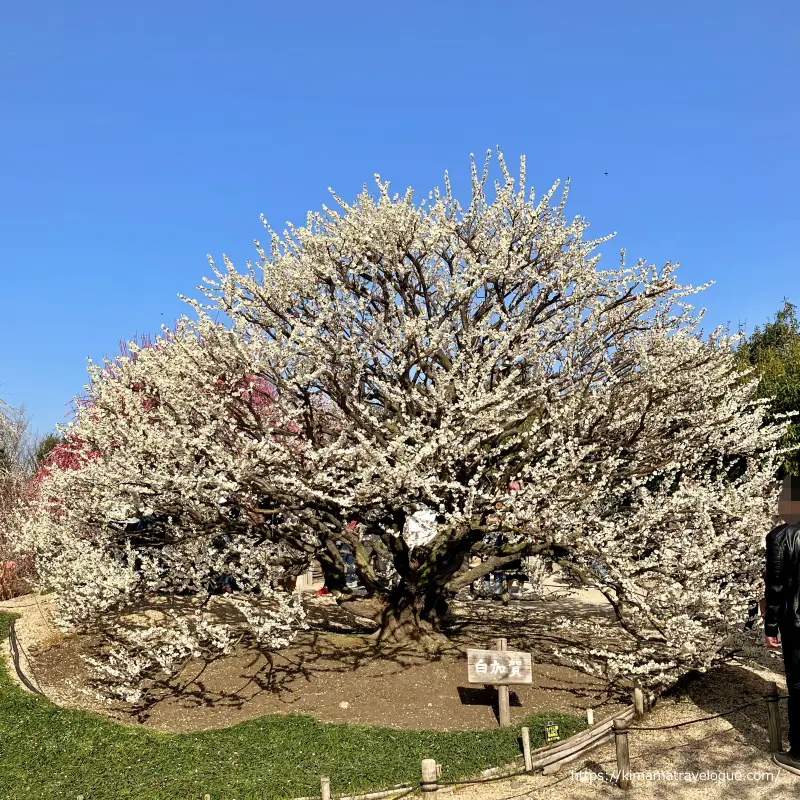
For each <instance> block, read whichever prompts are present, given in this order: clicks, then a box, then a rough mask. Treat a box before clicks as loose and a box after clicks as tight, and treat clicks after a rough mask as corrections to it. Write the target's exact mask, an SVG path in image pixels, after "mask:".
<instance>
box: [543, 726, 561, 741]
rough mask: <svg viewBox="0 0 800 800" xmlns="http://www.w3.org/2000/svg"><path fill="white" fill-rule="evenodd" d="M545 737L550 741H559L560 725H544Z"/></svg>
mask: <svg viewBox="0 0 800 800" xmlns="http://www.w3.org/2000/svg"><path fill="white" fill-rule="evenodd" d="M544 735H545V739H546V741H548V742H557V741H558V740H559V738H560V737H559V735H558V725H545V726H544Z"/></svg>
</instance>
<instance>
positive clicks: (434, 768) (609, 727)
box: [297, 682, 788, 800]
mask: <svg viewBox="0 0 800 800" xmlns="http://www.w3.org/2000/svg"><path fill="white" fill-rule="evenodd" d="M787 699H788V695H782V694H779V693H778V686H777V684H776V683H775V682H770V683H769V684H768V689H767V693H766V694H765V695H763V696H762V697H760V698H759V699H758V700H753V701H751V702H748V703H742V704H741V705H738V706H735V707H734V708H730V709H728V710H727V711H721V712H720V713H719V714H711V715H709V716H705V717H698V718H696V719H690V720H685V721H684V722H676V723H673V724H671V725H635V724H634V725H631V724H630V723H631V721H632V720H635V719H641V718H642V717H643V716H644V714H645V712H646V711H648V710H650V709H651V708H652V707H653V705H654V704H655V700H656V698H655V696H654V695H652V694H651V695H650V696H649V697H648V702H647V703H645V699H644V695H643V693H642V691H641V689H639V688H636V689H634V697H633V701H634V702H633V704H632V705H631V706H630V707H629V708H628V709H627V710H626V711H625V712H623V713H622V714H621V715H620V716H617V717H615V718H611V719H607V720H604V721H603V722H600V723H598V724H597V725H594V726H592V727H590V728H587V729H586V730H584V731H582V732H581V733H579V734H576V735H575V736H572V737H570V738H569V739H567V740H565V741H564V742H562V743H560V744H558V745H546V746H545V747H542V748H540V749H539V750H536V751H531V750H530V731H529V730H528V729H527V728H522V730H521V737H520V738H521V743H522V751H523V752H522V759H523V761H524V764H525V766H524V768H522V769H514V768H513V765H508V766H507V767H505V768H502V767H500V768H494V769H492V770H486V771H485V772H484V773H483V776H482V777H479V778H472V779H463V780H455V781H443V780H441V774H442V767H441V765H440V764H437V763H436V761H435V760H434V759H432V758H426V759H423V760H422V762H421V763H420V781H419V784H417V785H414V786H396V787H394V788H393V789H387V790H384V791H381V792H372V793H370V794H362V795H352V796H341V795H336V796H335V797H334V795H332V794H331V787H330V780H329V779H328V778H322V779H321V786H320V789H321V791H320V794H319V795H316V796H315V797H302V798H297V800H378V798H386V799H387V800H389V798H391V800H400V798H403V797H408V796H409V795H411V794H417V793H420V794H421V796H422V797H423V798H431V797H435V796H436V795H437V793H438V791H439V789H447V790H449V789H450V788H451V787H455V786H473V785H477V784H488V783H495V782H497V781H504V780H508V779H509V778H515V777H520V776H523V775H531V774H533V773H536V772H542V773H543V774H545V775H548V774H553V773H555V772H558V771H559V770H560V768H561V767H563V766H564V765H565V764H567V763H569V762H571V761H574V760H576V759H578V758H580V757H582V756H583V755H585V754H586V753H588V752H589V750H592V749H594V748H595V747H597V745H599V744H601V743H603V742H605V741H607V740H608V739H609V738H611V737H613V738H614V743H615V750H616V761H617V770H616V775H617V776H618V777H617V781H616V782H617V785H618V786H619V788H620V789H629V788H630V786H631V779H630V775H631V767H630V753H629V749H628V735H629V734H630V733H631V732H636V733H639V732H649V731H666V730H674V729H678V728H684V727H686V726H689V725H697V724H699V723H702V722H708V721H710V720H714V719H721V718H723V717H729V716H732V715H734V714H738V713H740V712H741V711H744V710H745V709H747V708H753V707H754V706H758V705H761V704H762V703H765V704H766V708H767V732H768V736H769V746H770V752H772V753H777V752H780V751H781V749H782V737H781V720H780V712H779V705H778V704H779V702H780V701H783V700H787ZM518 758H519V757H518ZM489 773H492V774H489Z"/></svg>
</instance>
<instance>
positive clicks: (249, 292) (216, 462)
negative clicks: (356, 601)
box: [19, 156, 786, 686]
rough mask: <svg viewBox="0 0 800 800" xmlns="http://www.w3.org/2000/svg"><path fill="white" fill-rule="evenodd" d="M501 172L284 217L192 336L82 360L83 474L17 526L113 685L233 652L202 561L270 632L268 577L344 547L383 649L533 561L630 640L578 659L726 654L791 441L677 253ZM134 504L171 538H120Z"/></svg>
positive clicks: (273, 582)
mask: <svg viewBox="0 0 800 800" xmlns="http://www.w3.org/2000/svg"><path fill="white" fill-rule="evenodd" d="M500 166H501V170H502V178H503V180H502V181H500V182H497V183H496V184H495V198H494V200H493V201H492V202H491V203H490V202H489V201H488V200H487V198H486V195H485V183H486V179H487V174H488V158H487V165H486V166H485V167H484V171H483V175H482V177H480V178H479V177H478V174H477V170H476V168H475V164H474V162H473V168H472V198H471V202H470V205H469V207H468V208H466V209H463V208H462V207H461V206H460V204H459V203H458V201H457V200H455V198H454V197H453V195H452V192H451V190H450V186H449V181H448V180H447V177H446V178H445V181H446V184H445V191H444V192H443V193H442V192H440V191H439V190H435V191H434V192H432V193H431V194H430V196H429V201H430V202H429V203H423V204H422V205H421V206H415V204H414V203H413V194H412V192H411V191H410V190H409V191H408V192H407V193H406V195H405V196H403V197H399V196H398V195H394V196H390V195H389V191H388V184H386V183H382V182H381V181H380V179H377V186H378V194H377V196H372V195H370V194H369V193H368V192H367V190H366V188H365V189H364V191H363V193H362V194H361V195H360V196H359V197H358V199H357V201H356V202H355V203H354V204H352V205H349V204H347V203H345V202H344V201H342V200H340V199H339V198H338V197H336V196H335V195H334V197H335V199H336V202H337V204H338V206H339V210H336V211H335V210H332V209H327V208H325V209H324V211H323V213H321V214H311V215H309V218H308V222H307V225H306V226H305V227H303V228H294V227H290V229H289V231H288V232H287V233H285V235H284V237H283V238H281V237H280V236H278V235H277V234H276V233H275V232H274V231H271V230H270V231H269V235H270V239H271V247H270V252H269V255H267V253H266V251H265V250H264V249H262V248H261V246H260V245H259V244H258V243H256V246H257V251H258V253H259V257H260V263H259V264H258V266H257V267H256V266H254V265H252V264H249V265H248V269H247V271H246V272H245V273H244V274H241V273H239V272H238V271H237V270H236V269H235V267H234V265H233V264H232V263H230V262H229V261H228V260H227V259H225V262H224V267H223V268H222V269H218V268H217V267H216V266H215V265H214V263H213V262H212V270H213V274H214V278H212V279H209V280H207V281H206V285H205V288H204V291H205V294H206V298H207V300H208V301H209V304H208V305H203V304H201V303H199V302H197V301H188V302H190V304H191V305H192V307H193V308H194V309H195V310H196V312H197V316H198V319H197V321H196V322H190V321H189V320H188V319H184V320H182V321H181V322H180V324H179V325H178V328H177V329H176V331H175V332H173V333H172V334H170V335H168V336H166V337H165V338H163V339H160V340H158V341H157V342H156V343H155V345H154V346H153V347H151V348H148V349H138V348H137V349H136V352H135V358H134V357H130V358H128V357H122V358H120V359H118V360H117V361H116V362H114V363H113V364H111V363H108V364H106V365H105V366H104V367H99V366H94V365H93V366H92V367H91V368H90V377H91V384H90V386H89V387H88V388H89V400H90V401H89V402H88V403H87V404H85V405H84V406H83V407H81V408H80V409H79V410H78V415H77V419H76V421H75V423H74V424H73V426H72V427H71V428H70V429H69V431H68V432H67V437H68V439H69V441H70V442H71V443H72V445H71V446H73V447H74V456H75V459H76V462H77V463H76V464H75V467H76V468H74V469H69V470H53V471H51V472H50V473H49V474H48V475H47V476H46V477H45V478H44V480H43V481H42V484H41V487H40V491H39V492H38V494H37V499H36V501H35V502H32V503H31V505H30V507H29V508H28V510H27V513H26V514H23V515H20V518H19V536H20V541H21V542H23V543H25V544H26V546H29V547H32V548H34V549H35V550H36V552H37V557H38V559H39V562H40V571H41V572H42V575H43V580H44V581H46V582H48V583H49V584H50V585H53V586H55V587H56V588H58V589H59V591H60V602H61V608H62V613H63V615H64V619H65V620H66V621H69V622H72V623H73V624H81V625H85V626H87V627H90V628H93V629H95V630H97V629H103V630H104V632H105V633H106V635H107V636H108V637H110V638H114V641H115V643H116V646H117V649H116V650H115V651H114V655H113V656H112V660H111V662H110V663H108V664H107V665H106V666H107V667H108V674H110V675H112V676H116V678H117V679H118V680H119V681H121V682H123V683H125V682H127V683H128V684H131V683H133V682H134V681H135V680H138V679H139V678H141V676H142V675H143V674H145V673H146V672H147V671H148V670H152V669H154V668H155V667H160V668H163V669H172V668H174V666H175V664H176V663H178V662H180V660H181V658H185V657H188V656H187V654H191V652H193V650H197V649H200V648H201V647H208V648H212V649H213V648H217V649H224V648H226V647H229V646H230V642H231V641H233V639H234V638H235V637H236V636H238V635H239V634H238V633H236V632H235V631H234V627H235V626H234V623H233V622H231V621H230V614H229V616H228V618H227V619H226V618H225V616H224V615H222V614H221V613H220V614H218V615H217V616H216V617H213V618H212V617H209V616H205V615H206V614H207V613H208V612H209V609H210V608H211V605H210V604H209V605H206V601H207V599H208V598H207V597H205V596H204V593H205V594H207V577H208V574H209V572H210V571H216V572H220V571H225V572H227V573H228V574H230V575H232V576H233V578H234V581H235V585H236V587H237V589H236V591H234V592H233V593H231V594H230V595H226V597H225V599H224V601H223V602H224V603H225V604H227V606H228V608H229V611H230V609H235V610H237V611H238V612H239V617H238V618H237V620H236V624H238V625H239V627H240V628H243V629H244V630H245V631H249V632H250V633H251V634H254V635H256V636H258V637H261V640H262V641H265V642H267V643H269V644H271V645H273V646H278V645H279V644H280V643H281V642H282V641H286V640H288V638H289V637H290V636H291V634H292V631H294V630H296V629H297V627H298V626H299V625H300V624H302V613H301V611H300V610H299V609H298V608H297V606H296V604H295V603H294V602H292V601H291V600H290V599H289V598H288V597H287V596H286V595H285V594H284V593H283V592H282V591H281V589H280V584H279V578H280V576H281V575H282V574H285V573H286V571H287V570H296V569H298V568H302V567H304V566H306V565H307V564H308V563H309V561H310V560H311V559H312V558H317V559H319V560H320V561H321V562H322V563H323V565H324V566H325V567H326V569H328V570H329V571H333V570H337V569H339V570H343V569H344V565H343V564H342V563H341V558H340V556H339V555H338V550H337V547H336V541H337V540H339V539H341V540H343V541H345V542H346V543H347V544H348V545H349V546H350V548H351V549H352V551H353V552H354V554H355V562H356V570H357V572H358V575H359V578H360V580H361V582H362V583H363V585H364V586H366V588H367V589H368V590H369V591H370V592H372V593H373V594H374V595H375V596H376V597H381V598H383V602H384V608H383V614H382V623H383V625H382V631H381V637H383V638H394V639H405V638H408V637H412V638H415V639H419V640H422V641H424V642H426V643H433V644H436V642H437V641H438V639H439V637H440V635H441V633H442V631H443V629H444V625H443V621H444V619H445V615H446V612H447V608H448V603H449V601H450V600H451V599H452V598H453V597H454V596H455V594H456V593H457V592H458V591H459V590H460V589H461V588H462V587H464V586H467V585H468V584H470V583H471V582H472V581H474V580H477V579H478V578H480V577H482V576H483V575H484V574H486V573H487V572H489V571H491V570H496V569H498V568H502V567H503V566H505V565H507V564H511V563H513V562H514V561H515V560H517V559H519V558H521V557H524V556H528V555H540V556H543V557H545V558H548V559H551V560H555V561H558V563H559V564H561V565H562V567H563V568H564V569H566V570H567V571H568V572H569V573H570V574H572V575H574V576H575V578H576V579H577V580H578V581H581V582H590V581H596V582H597V583H598V585H599V587H600V590H601V591H602V592H603V594H604V595H605V597H606V598H607V600H608V602H609V603H610V605H611V607H612V608H613V609H614V612H615V614H616V619H617V622H618V623H619V626H620V631H621V634H620V636H618V637H615V639H614V641H613V642H612V643H609V644H608V646H606V643H607V641H608V639H607V634H608V631H607V629H606V628H605V627H604V625H602V624H601V623H599V622H597V621H595V620H590V619H584V620H569V619H558V618H554V619H553V625H554V626H569V625H572V626H573V627H577V628H580V633H581V637H582V641H583V642H586V641H592V642H595V643H596V646H595V647H594V648H593V649H592V650H591V652H590V653H587V651H586V648H585V647H580V648H577V647H576V648H565V649H563V650H562V652H561V656H562V657H563V658H564V659H565V660H567V661H568V663H571V664H573V665H576V666H580V667H582V668H584V669H586V670H587V671H589V672H594V673H602V674H605V675H607V676H608V677H610V678H614V679H616V678H620V677H628V678H630V677H632V676H638V677H639V678H640V679H641V680H642V681H643V682H644V683H646V684H649V685H652V686H656V685H658V686H664V685H667V684H669V683H670V682H672V681H674V680H675V679H676V678H677V676H679V675H680V674H682V673H683V672H685V671H686V670H688V669H691V668H697V667H703V666H707V665H708V664H709V663H711V661H712V660H713V659H715V658H717V657H719V656H720V655H721V654H722V653H723V652H724V651H725V649H726V648H727V647H729V645H730V642H731V639H732V637H733V636H734V634H735V632H736V631H737V630H739V629H740V628H741V622H742V620H743V618H744V616H745V614H746V609H747V604H748V601H749V599H750V597H751V596H752V594H753V593H754V591H755V588H754V587H755V584H756V582H757V580H758V576H759V574H760V571H761V553H760V548H759V541H758V539H757V537H754V536H753V535H752V531H753V530H759V529H763V528H765V527H766V526H767V524H768V522H769V516H770V514H771V513H772V507H773V506H774V504H775V500H776V497H777V493H778V487H777V485H776V483H775V480H774V474H775V463H776V449H777V444H776V443H777V441H778V440H779V439H780V438H781V437H782V436H783V435H784V433H785V430H786V425H785V424H780V423H778V424H776V423H769V424H766V425H765V424H763V422H764V414H765V411H764V404H763V403H760V402H758V401H756V399H755V393H756V389H757V386H756V381H755V380H753V379H751V380H749V381H748V380H743V376H742V374H741V373H740V372H739V370H738V369H737V367H736V363H735V355H734V353H733V350H732V344H733V343H734V342H735V341H736V338H737V337H732V338H731V337H728V336H725V335H723V334H722V331H721V329H717V330H716V331H714V332H713V333H712V334H711V336H710V337H709V339H708V340H705V341H704V340H703V339H702V337H701V336H700V335H699V334H698V333H697V332H696V330H695V328H696V327H697V325H698V322H699V319H700V318H702V313H701V314H700V315H699V318H695V317H694V315H692V313H691V312H692V311H693V307H692V306H691V305H688V304H686V303H683V302H682V299H683V298H685V297H687V296H690V295H692V294H695V293H697V292H698V291H701V290H702V288H704V287H700V288H697V289H694V288H691V287H682V286H680V285H678V284H677V283H676V281H675V280H674V278H673V273H674V271H675V269H676V266H675V265H673V264H667V265H666V266H665V267H664V268H663V269H661V270H658V269H656V268H655V267H654V266H648V265H646V264H645V263H644V262H641V261H640V262H638V263H637V264H636V265H634V266H633V267H630V266H627V265H626V264H625V262H624V257H623V259H621V261H620V265H619V267H618V268H617V269H613V270H599V269H598V258H599V257H598V256H597V255H596V253H595V252H594V251H595V250H596V248H597V246H598V245H599V244H601V243H603V242H605V241H607V239H608V237H606V238H604V239H597V240H593V241H586V240H584V239H583V233H584V231H585V229H586V227H587V225H586V223H585V222H584V221H583V220H582V219H581V218H575V219H574V220H572V221H568V220H567V219H566V218H565V216H564V204H565V201H566V192H565V193H564V197H563V198H562V199H561V201H560V202H559V203H558V204H557V205H555V204H553V203H552V202H551V201H552V198H553V195H554V192H555V189H556V187H553V189H551V191H550V192H548V193H547V194H545V195H544V197H542V198H541V199H539V200H538V202H537V201H536V200H535V198H534V196H533V193H532V192H531V193H530V196H526V190H525V163H524V159H523V160H522V162H521V169H520V181H519V183H520V185H519V188H515V186H514V183H515V180H514V178H512V177H511V175H510V174H509V172H508V171H507V169H506V166H505V163H504V161H503V159H502V156H500ZM623 255H624V254H623ZM676 306H677V309H676ZM209 311H212V312H217V313H218V312H219V311H223V312H224V313H225V315H226V317H227V319H229V320H231V325H230V327H228V328H225V327H223V326H221V325H218V324H216V323H214V322H213V321H212V318H211V316H210V315H209V313H208V312H209ZM730 454H735V455H736V456H737V458H739V459H740V460H742V459H743V460H744V466H743V467H742V468H741V470H740V474H738V475H737V476H736V477H735V479H731V478H730V476H729V475H728V474H727V467H726V462H725V459H726V457H727V456H729V455H730ZM420 510H422V511H426V510H427V512H428V513H431V514H432V515H433V520H432V522H433V524H432V525H431V526H429V528H428V529H427V532H426V530H425V529H420V528H419V527H418V526H417V530H416V532H415V531H414V530H412V527H413V526H411V525H409V521H410V519H411V518H412V517H413V515H415V514H416V513H417V512H418V511H420ZM143 516H144V517H151V518H155V517H158V518H160V519H161V520H162V524H161V527H160V528H159V532H158V533H157V534H153V535H151V536H147V537H142V536H141V532H139V531H137V532H132V531H130V530H127V529H125V528H122V529H120V528H119V527H118V526H117V527H115V523H114V521H115V520H122V519H125V518H126V517H134V518H137V519H139V518H141V517H143ZM352 520H357V521H358V523H360V524H359V525H358V526H357V527H355V528H351V527H349V523H350V522H351V521H352ZM420 532H421V533H422V535H421V536H419V535H417V534H419V533H420ZM412 534H413V535H412ZM376 552H377V553H378V554H379V555H381V556H383V557H384V559H387V560H388V561H389V562H390V563H391V565H392V569H391V570H390V571H389V572H388V573H387V572H380V571H378V570H377V569H376V568H375V560H374V555H375V553H376ZM472 556H481V557H483V559H484V560H483V563H482V564H481V565H480V566H470V557H472ZM588 560H593V561H594V562H597V563H599V564H600V565H601V566H602V575H600V576H597V575H595V576H590V575H588V574H587V572H586V568H585V564H586V563H587V561H588ZM187 590H190V591H191V592H193V594H192V598H191V599H190V600H186V599H185V594H186V591H187ZM159 592H160V593H163V594H166V595H168V596H170V597H171V598H173V601H174V602H173V603H172V604H171V605H170V612H169V613H170V614H171V615H172V616H171V625H166V624H165V625H159V626H158V628H152V629H148V630H147V631H145V632H141V631H140V632H138V633H131V632H130V631H129V630H128V628H126V627H125V626H124V625H123V621H124V618H125V615H126V613H127V612H129V611H130V609H131V608H137V607H141V606H142V605H143V604H145V603H146V602H148V601H149V600H150V599H151V598H152V597H153V596H154V595H155V594H156V593H159ZM176 598H184V599H183V600H181V602H178V601H177V599H176ZM182 603H183V605H181V604H182Z"/></svg>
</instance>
